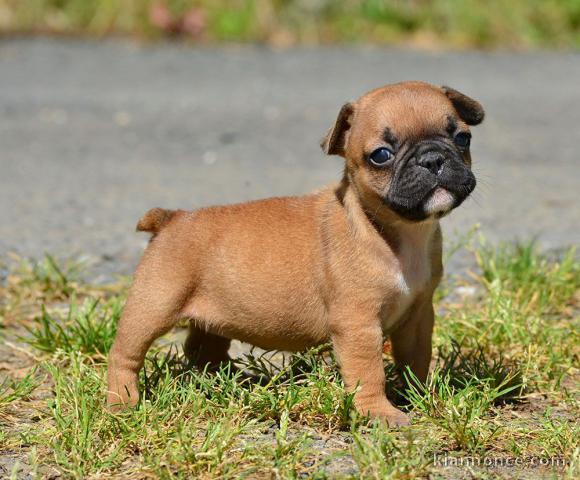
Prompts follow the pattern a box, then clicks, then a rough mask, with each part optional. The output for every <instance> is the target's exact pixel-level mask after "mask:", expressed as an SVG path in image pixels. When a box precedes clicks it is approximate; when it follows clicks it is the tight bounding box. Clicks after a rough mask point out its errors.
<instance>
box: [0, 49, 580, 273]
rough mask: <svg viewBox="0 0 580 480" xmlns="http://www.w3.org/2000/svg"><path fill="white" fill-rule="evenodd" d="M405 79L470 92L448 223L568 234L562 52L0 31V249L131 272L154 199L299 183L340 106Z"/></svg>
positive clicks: (501, 233)
mask: <svg viewBox="0 0 580 480" xmlns="http://www.w3.org/2000/svg"><path fill="white" fill-rule="evenodd" d="M404 79H421V80H427V81H430V82H434V83H437V84H448V85H451V86H453V87H455V88H457V89H460V90H463V91H464V92H466V93H468V94H470V95H472V96H474V97H475V98H477V99H479V100H480V101H481V102H482V103H483V104H484V106H485V107H486V109H487V114H488V116H487V120H486V122H485V123H484V125H483V126H481V127H479V128H477V129H475V131H474V141H473V156H474V161H475V171H476V173H477V175H478V178H479V187H478V190H477V192H476V195H475V196H474V198H473V199H472V200H470V201H468V202H467V203H466V204H465V206H464V207H462V208H461V209H460V210H458V211H457V212H455V213H454V214H453V215H452V216H451V217H450V218H449V219H448V220H445V221H444V227H445V229H446V230H447V232H448V233H451V234H452V232H454V231H464V230H466V229H467V228H468V227H470V226H471V225H473V224H474V223H480V224H481V226H482V231H483V232H484V233H485V234H486V235H487V236H488V237H489V238H490V239H492V240H498V239H506V240H508V239H513V238H529V237H531V236H534V235H538V236H539V238H540V240H541V242H542V244H543V245H544V246H546V247H549V248H558V247H561V246H565V245H570V244H578V243H580V229H579V227H578V225H580V206H579V203H578V195H579V192H580V189H579V181H578V180H579V176H578V167H579V160H580V159H579V158H578V156H579V154H578V149H577V142H578V120H579V117H578V112H579V111H580V87H579V83H578V82H579V79H580V57H579V55H578V54H571V53H570V54H568V53H559V54H549V53H536V54H512V53H493V54H492V53H459V52H449V53H438V52H437V53H435V52H421V51H414V50H399V49H389V48H378V47H375V48H362V47H361V48H338V47H337V48H301V49H292V50H284V51H272V50H270V49H266V48H259V47H226V48H219V49H217V48H193V47H188V46H179V45H172V44H167V45H157V46H149V47H143V46H137V45H135V44H131V43H121V42H100V43H93V42H70V41H57V40H11V41H3V42H0V109H1V111H2V115H1V117H0V146H1V150H0V219H1V221H0V254H3V253H5V252H7V251H15V252H18V253H19V254H21V255H26V256H33V257H38V256H40V255H42V253H43V252H45V251H47V252H53V253H56V254H59V255H76V254H88V255H90V256H91V257H94V258H98V259H101V260H103V261H104V262H101V264H106V265H107V267H106V270H107V271H109V272H121V273H126V272H128V271H130V270H131V268H132V266H133V265H134V263H135V261H136V258H137V256H138V254H139V252H140V250H141V248H142V246H143V245H144V244H145V242H146V237H145V236H143V235H138V234H136V233H134V225H135V223H136V220H137V219H138V218H139V216H140V215H141V214H142V213H143V212H145V211H146V210H147V209H148V208H150V207H153V206H164V207H181V208H193V207H198V206H203V205H208V204H213V203H226V202H236V201H240V200H247V199H252V198H259V197H265V196H271V195H286V194H297V193H302V192H307V191H309V190H311V189H314V188H316V187H317V186H320V185H322V184H325V183H328V182H331V181H333V180H335V179H337V178H338V176H339V174H340V171H341V160H340V159H339V158H326V157H324V156H323V155H322V153H321V151H320V150H319V147H318V141H319V138H320V137H321V135H322V134H323V133H324V132H325V131H326V129H327V128H328V127H329V126H330V125H331V123H332V122H333V120H334V118H335V116H336V113H337V112H338V110H339V108H340V106H341V104H342V103H343V102H344V101H346V100H349V99H354V98H356V97H358V96H359V95H360V94H362V93H363V92H365V91H366V90H368V89H371V88H373V87H376V86H379V85H382V84H385V83H390V82H395V81H399V80H404Z"/></svg>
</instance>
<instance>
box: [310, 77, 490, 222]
mask: <svg viewBox="0 0 580 480" xmlns="http://www.w3.org/2000/svg"><path fill="white" fill-rule="evenodd" d="M483 117H484V111H483V108H482V107H481V105H480V104H479V103H478V102H476V101H475V100H473V99H471V98H469V97H467V96H466V95H464V94H462V93H460V92H458V91H457V90H454V89H452V88H449V87H436V86H433V85H429V84H427V83H423V82H404V83H398V84H394V85H387V86H385V87H382V88H378V89H376V90H373V91H371V92H369V93H367V94H366V95H363V96H362V97H361V98H360V99H359V100H357V101H356V102H353V103H347V104H345V105H344V106H343V107H342V109H341V110H340V113H339V115H338V118H337V120H336V124H335V125H334V127H332V128H331V129H330V130H329V132H328V134H327V135H326V136H325V137H324V138H323V140H322V143H321V146H322V149H323V150H324V152H325V153H327V154H329V155H340V156H342V157H344V158H345V160H346V171H347V175H348V177H349V180H350V181H351V182H352V183H353V185H354V187H355V189H356V191H357V192H358V194H359V196H360V198H361V201H362V202H363V203H365V204H366V206H367V207H368V208H372V209H377V208H381V207H384V206H386V207H387V208H389V209H390V210H392V211H394V212H395V213H396V214H397V215H399V216H400V217H402V218H403V219H406V220H410V221H421V220H425V219H427V218H429V217H437V218H438V217H442V216H443V215H445V214H447V213H448V212H450V211H451V210H452V209H454V208H455V207H457V206H459V205H460V204H461V203H462V202H463V201H464V200H465V199H466V198H467V196H468V195H469V194H470V193H471V192H472V191H473V189H474V188H475V177H474V175H473V173H472V172H471V156H470V152H469V144H470V140H471V133H470V130H469V126H471V125H477V124H479V123H481V121H482V120H483Z"/></svg>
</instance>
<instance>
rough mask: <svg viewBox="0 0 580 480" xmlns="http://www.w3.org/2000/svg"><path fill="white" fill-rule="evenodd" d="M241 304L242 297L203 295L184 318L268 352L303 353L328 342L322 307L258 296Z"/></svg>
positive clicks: (191, 303) (247, 298) (248, 298)
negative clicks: (301, 351) (298, 351)
mask: <svg viewBox="0 0 580 480" xmlns="http://www.w3.org/2000/svg"><path fill="white" fill-rule="evenodd" d="M256 297H258V298H256ZM240 300H242V299H240V298H239V295H233V296H228V295H215V294H211V295H210V294H207V293H205V294H203V293H202V294H200V295H196V296H195V297H194V298H192V299H191V301H190V302H189V304H188V305H187V306H186V308H185V309H184V310H183V312H182V315H183V316H184V317H188V318H192V319H193V320H194V321H195V322H196V324H197V325H198V326H199V327H201V328H205V329H207V331H209V332H211V333H214V334H216V335H221V336H224V337H227V338H232V339H236V340H240V341H242V342H247V343H250V344H252V345H255V346H257V347H260V348H263V349H266V350H289V351H296V350H304V349H306V348H308V347H312V346H314V345H318V344H320V343H323V342H325V341H327V340H328V338H329V335H328V328H327V321H326V316H325V312H324V307H323V305H322V304H321V303H320V304H318V302H312V301H311V302H302V303H290V302H288V301H287V300H288V299H287V298H279V299H276V298H270V299H269V301H268V302H264V301H263V300H264V299H261V298H259V296H256V295H255V292H254V295H248V296H246V297H245V301H243V300H242V301H240ZM276 300H278V301H276ZM309 303H310V304H309Z"/></svg>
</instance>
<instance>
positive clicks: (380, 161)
mask: <svg viewBox="0 0 580 480" xmlns="http://www.w3.org/2000/svg"><path fill="white" fill-rule="evenodd" d="M391 158H393V152H391V151H390V150H389V149H388V148H386V147H381V148H377V149H376V150H375V151H374V152H373V153H371V155H370V157H369V161H370V163H371V164H372V165H374V166H375V167H384V166H385V165H386V164H387V162H388V161H389V160H390V159H391Z"/></svg>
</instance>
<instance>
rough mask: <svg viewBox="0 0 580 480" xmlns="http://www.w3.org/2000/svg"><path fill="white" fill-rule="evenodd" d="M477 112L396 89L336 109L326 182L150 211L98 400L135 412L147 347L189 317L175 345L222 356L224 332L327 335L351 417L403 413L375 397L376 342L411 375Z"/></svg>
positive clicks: (423, 361)
mask: <svg viewBox="0 0 580 480" xmlns="http://www.w3.org/2000/svg"><path fill="white" fill-rule="evenodd" d="M483 117H484V111H483V109H482V107H481V105H480V104H479V103H478V102H476V101H475V100H473V99H471V98H469V97H467V96H465V95H464V94H462V93H460V92H458V91H456V90H454V89H452V88H448V87H437V86H433V85H429V84H427V83H423V82H404V83H398V84H394V85H387V86H385V87H381V88H378V89H376V90H373V91H371V92H369V93H367V94H365V95H363V96H362V97H361V98H359V99H358V100H357V101H355V102H352V103H347V104H345V105H344V106H343V107H342V109H341V110H340V113H339V114H338V118H337V120H336V123H335V125H334V126H333V127H332V128H331V129H330V131H329V132H328V133H327V135H326V136H325V137H324V139H323V140H322V144H321V146H322V149H323V151H324V152H325V153H326V154H328V155H340V156H341V157H343V158H344V160H345V168H344V174H343V177H342V179H341V180H340V182H339V183H337V184H336V185H333V186H330V187H327V188H324V189H322V190H320V191H317V192H315V193H311V194H309V195H304V196H301V197H283V198H270V199H266V200H259V201H253V202H248V203H242V204H238V205H229V206H216V207H210V208H202V209H199V210H194V211H191V212H188V211H181V210H179V211H171V210H163V209H159V208H156V209H153V210H150V211H149V212H147V213H146V214H145V216H144V217H143V218H142V219H141V220H140V221H139V224H138V225H137V229H138V230H141V231H147V232H150V233H152V234H153V237H152V239H151V242H150V243H149V246H148V247H147V249H146V251H145V253H144V254H143V257H142V259H141V262H140V264H139V266H138V268H137V271H136V273H135V279H134V283H133V286H132V288H131V291H130V293H129V297H128V299H127V304H126V305H125V309H124V311H123V315H122V318H121V320H120V323H119V329H118V333H117V337H116V339H115V343H114V345H113V347H112V349H111V352H110V356H109V372H108V379H109V387H108V402H109V404H110V405H111V406H115V405H116V406H122V405H134V404H135V403H136V402H137V401H138V399H139V392H138V373H139V370H140V369H141V367H142V366H143V361H144V358H145V354H146V353H147V350H148V349H149V347H150V345H151V343H152V342H153V341H154V340H155V339H156V338H158V337H159V336H161V335H163V334H164V333H166V332H167V331H168V330H169V329H171V327H172V326H174V325H175V323H176V322H177V321H178V320H179V319H189V321H190V327H189V336H188V338H187V341H186V343H185V347H184V349H185V353H186V354H187V355H188V356H189V357H190V358H192V359H194V360H195V361H196V363H197V364H198V365H200V366H204V365H207V364H210V365H215V364H217V363H219V362H221V361H224V360H227V359H228V353H227V352H228V348H229V345H230V340H231V339H238V340H241V341H244V342H248V343H251V344H253V345H257V346H259V347H262V348H265V349H280V350H301V349H305V348H307V347H310V346H313V345H316V344H320V343H321V342H327V341H331V342H332V345H333V348H334V351H335V353H336V358H337V359H338V362H339V364H340V368H341V373H342V376H343V379H344V384H345V386H346V388H347V389H349V390H352V389H357V390H356V394H355V404H356V407H357V409H358V410H359V411H360V412H362V413H363V414H369V415H371V416H373V417H378V418H381V419H383V420H385V421H387V422H388V423H389V424H390V425H394V426H396V425H404V424H407V423H408V418H407V416H406V415H405V414H404V413H403V412H401V411H400V410H398V409H397V408H395V407H394V406H393V405H391V403H390V402H389V401H388V400H387V397H386V396H385V374H384V370H383V361H382V345H383V339H384V337H385V336H388V337H390V340H391V343H392V350H393V355H394V358H395V361H396V363H397V365H398V366H399V367H400V368H403V367H405V366H409V367H410V368H411V369H412V371H413V372H414V374H415V375H416V376H417V377H418V379H419V380H421V381H424V380H425V378H426V376H427V373H428V369H429V362H430V359H431V334H432V330H433V303H432V302H433V300H432V298H433V291H434V290H435V287H436V286H437V284H438V282H439V280H440V279H441V275H442V265H441V230H440V228H439V218H441V217H442V216H443V215H445V214H447V213H449V212H450V211H451V210H453V209H454V208H455V207H457V206H459V205H460V204H461V203H462V202H463V201H464V200H465V199H466V197H467V196H468V195H469V194H470V193H471V192H472V191H473V189H474V188H475V177H474V175H473V173H472V172H471V157H470V153H469V144H470V138H471V134H470V131H469V126H471V125H477V124H479V123H480V122H481V121H482V120H483Z"/></svg>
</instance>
